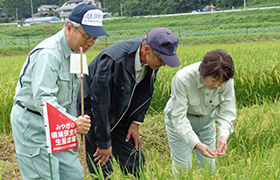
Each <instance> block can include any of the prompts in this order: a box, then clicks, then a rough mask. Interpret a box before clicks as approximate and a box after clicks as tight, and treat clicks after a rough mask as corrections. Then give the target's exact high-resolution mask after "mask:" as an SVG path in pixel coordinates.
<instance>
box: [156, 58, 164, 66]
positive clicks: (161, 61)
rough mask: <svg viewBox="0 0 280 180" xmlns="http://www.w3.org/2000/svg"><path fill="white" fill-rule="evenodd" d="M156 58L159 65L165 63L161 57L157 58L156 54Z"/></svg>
mask: <svg viewBox="0 0 280 180" xmlns="http://www.w3.org/2000/svg"><path fill="white" fill-rule="evenodd" d="M156 58H157V59H158V61H159V62H160V64H161V65H163V64H165V62H164V61H163V60H162V59H161V58H159V57H158V56H156Z"/></svg>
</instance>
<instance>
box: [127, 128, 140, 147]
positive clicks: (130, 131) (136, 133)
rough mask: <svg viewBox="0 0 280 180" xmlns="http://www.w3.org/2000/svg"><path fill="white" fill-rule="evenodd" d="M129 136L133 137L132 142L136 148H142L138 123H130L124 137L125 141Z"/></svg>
mask: <svg viewBox="0 0 280 180" xmlns="http://www.w3.org/2000/svg"><path fill="white" fill-rule="evenodd" d="M130 136H132V138H133V139H134V143H135V149H136V150H138V148H140V149H141V148H142V141H141V139H140V136H139V124H136V123H131V125H130V127H129V129H128V132H127V135H126V138H125V142H128V141H129V139H130Z"/></svg>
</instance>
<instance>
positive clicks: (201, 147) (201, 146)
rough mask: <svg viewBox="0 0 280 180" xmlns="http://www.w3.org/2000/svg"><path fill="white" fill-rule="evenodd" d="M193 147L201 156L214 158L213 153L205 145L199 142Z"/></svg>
mask: <svg viewBox="0 0 280 180" xmlns="http://www.w3.org/2000/svg"><path fill="white" fill-rule="evenodd" d="M195 147H196V148H197V149H198V150H199V151H200V152H201V154H202V155H203V156H206V157H209V158H214V157H216V156H215V153H214V152H213V151H211V149H210V148H209V147H208V146H207V145H205V144H203V143H201V142H199V143H197V144H196V146H195Z"/></svg>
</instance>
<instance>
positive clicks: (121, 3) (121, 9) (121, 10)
mask: <svg viewBox="0 0 280 180" xmlns="http://www.w3.org/2000/svg"><path fill="white" fill-rule="evenodd" d="M120 8H121V17H122V3H120Z"/></svg>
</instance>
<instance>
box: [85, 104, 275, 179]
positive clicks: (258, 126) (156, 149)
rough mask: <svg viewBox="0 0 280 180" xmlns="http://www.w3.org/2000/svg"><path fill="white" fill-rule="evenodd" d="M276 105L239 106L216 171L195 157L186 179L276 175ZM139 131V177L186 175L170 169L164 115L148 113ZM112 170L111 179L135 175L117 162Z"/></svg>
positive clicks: (183, 177) (182, 177)
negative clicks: (141, 157)
mask: <svg viewBox="0 0 280 180" xmlns="http://www.w3.org/2000/svg"><path fill="white" fill-rule="evenodd" d="M279 107H280V101H275V102H270V101H265V102H263V103H262V105H254V106H251V107H245V108H243V109H238V118H237V120H236V121H235V123H234V126H235V132H234V133H233V134H232V135H230V137H229V139H228V150H227V153H226V155H225V156H221V157H217V158H216V172H215V173H214V174H212V175H211V173H210V170H209V169H206V170H201V169H199V168H198V166H197V163H196V162H195V160H194V161H193V169H191V170H189V171H188V172H187V173H188V177H187V179H189V180H197V179H207V180H208V179H211V180H225V179H226V180H240V179H252V180H266V179H273V180H277V179H279V178H280V143H279V138H280V137H279V136H280V134H279V132H280V126H279V123H280V108H279ZM140 132H141V139H142V141H143V150H144V153H145V156H146V165H145V169H144V171H143V172H142V174H141V175H140V179H141V180H150V179H157V180H166V179H170V180H173V179H174V180H175V179H182V180H183V179H186V178H185V177H186V172H183V171H179V173H178V175H177V176H175V175H174V174H173V173H172V171H171V158H170V150H169V147H168V143H167V135H166V131H165V127H164V115H163V114H162V113H159V114H158V115H156V116H150V115H149V116H147V117H146V121H145V123H144V124H143V125H142V126H141V129H140ZM194 158H195V157H193V159H194ZM114 170H115V171H114V172H113V173H112V175H111V176H110V177H111V178H112V179H136V178H134V177H133V176H131V175H128V176H125V175H124V174H122V172H121V171H120V169H119V167H118V165H117V164H116V163H115V164H114ZM93 177H95V176H92V177H90V176H89V177H88V178H87V179H92V178H93ZM101 179H102V178H101Z"/></svg>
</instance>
